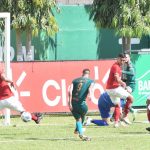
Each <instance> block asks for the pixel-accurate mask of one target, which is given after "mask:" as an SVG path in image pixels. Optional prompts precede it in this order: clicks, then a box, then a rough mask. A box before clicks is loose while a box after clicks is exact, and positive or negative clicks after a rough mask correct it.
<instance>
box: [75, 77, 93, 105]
mask: <svg viewBox="0 0 150 150" xmlns="http://www.w3.org/2000/svg"><path fill="white" fill-rule="evenodd" d="M92 82H94V81H93V80H91V79H89V78H85V77H80V78H77V79H74V80H73V81H72V83H73V91H72V100H73V101H77V102H78V103H82V102H85V100H86V97H87V95H88V92H89V91H88V90H89V87H90V85H91V83H92Z"/></svg>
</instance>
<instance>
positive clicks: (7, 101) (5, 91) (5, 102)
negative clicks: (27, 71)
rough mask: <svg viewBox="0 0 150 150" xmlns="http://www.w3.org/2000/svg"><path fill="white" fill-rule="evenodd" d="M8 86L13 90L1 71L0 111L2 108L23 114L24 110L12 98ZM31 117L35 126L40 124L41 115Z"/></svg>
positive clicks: (11, 84)
mask: <svg viewBox="0 0 150 150" xmlns="http://www.w3.org/2000/svg"><path fill="white" fill-rule="evenodd" d="M9 84H10V85H9ZM10 86H11V87H13V88H15V87H14V83H13V81H12V80H10V79H8V78H7V77H6V76H5V74H4V72H3V71H2V70H1V71H0V110H1V109H4V108H9V109H11V110H15V111H17V112H20V114H23V112H25V109H24V108H23V106H22V104H21V103H20V101H19V100H18V99H17V98H16V97H15V96H14V94H13V92H12V91H11V88H10ZM31 116H32V120H34V121H35V123H36V124H39V123H40V120H41V119H42V114H41V113H35V114H31Z"/></svg>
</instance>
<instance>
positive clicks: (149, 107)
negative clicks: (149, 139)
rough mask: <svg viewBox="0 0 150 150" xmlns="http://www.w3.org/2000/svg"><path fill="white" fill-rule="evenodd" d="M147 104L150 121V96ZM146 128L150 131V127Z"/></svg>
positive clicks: (149, 119)
mask: <svg viewBox="0 0 150 150" xmlns="http://www.w3.org/2000/svg"><path fill="white" fill-rule="evenodd" d="M146 105H147V119H148V121H149V123H150V96H148V97H147V101H146ZM146 130H147V131H150V127H148V128H146Z"/></svg>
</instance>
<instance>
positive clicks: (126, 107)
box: [124, 98, 132, 117]
mask: <svg viewBox="0 0 150 150" xmlns="http://www.w3.org/2000/svg"><path fill="white" fill-rule="evenodd" d="M131 104H132V101H131V99H129V98H127V102H126V104H125V107H124V117H126V116H127V115H128V113H129V108H130V107H131Z"/></svg>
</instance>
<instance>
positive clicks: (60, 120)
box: [0, 113, 150, 150]
mask: <svg viewBox="0 0 150 150" xmlns="http://www.w3.org/2000/svg"><path fill="white" fill-rule="evenodd" d="M90 117H91V118H93V119H94V118H95V119H98V118H100V117H99V116H90ZM130 117H131V116H130ZM146 120H147V118H146V113H138V114H137V117H136V120H135V122H134V123H133V124H132V125H130V126H128V127H122V126H120V127H119V128H114V127H113V125H110V126H107V127H99V126H95V125H93V124H92V125H90V126H87V127H86V132H85V135H88V136H90V137H91V138H92V141H90V142H89V141H88V142H86V141H81V140H80V139H79V137H78V136H77V135H74V133H73V131H74V127H75V121H74V118H73V117H72V116H58V115H57V116H45V117H44V118H43V120H42V122H41V124H39V125H37V124H35V123H34V122H29V123H24V122H22V121H21V119H20V118H12V119H11V126H2V125H1V126H0V150H148V149H149V139H150V133H148V132H147V131H146V130H145V128H146V127H149V126H150V124H148V123H147V122H145V121H146ZM1 121H3V120H1Z"/></svg>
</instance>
